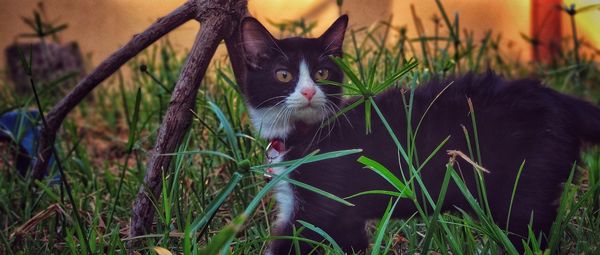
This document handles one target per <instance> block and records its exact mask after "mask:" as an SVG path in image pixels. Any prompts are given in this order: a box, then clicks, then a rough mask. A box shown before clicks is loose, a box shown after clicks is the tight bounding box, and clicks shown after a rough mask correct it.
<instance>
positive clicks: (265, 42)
mask: <svg viewBox="0 0 600 255" xmlns="http://www.w3.org/2000/svg"><path fill="white" fill-rule="evenodd" d="M240 30H241V33H242V45H243V47H244V53H245V55H246V60H247V61H248V63H249V64H250V65H252V66H253V67H259V63H260V60H261V59H264V58H266V57H268V56H269V53H271V52H272V51H273V49H276V48H278V47H277V42H276V39H275V38H274V37H273V36H272V35H271V33H269V31H267V29H266V28H265V27H264V26H263V25H262V24H260V22H259V21H258V20H257V19H255V18H252V17H247V18H244V19H243V20H242V22H241V27H240Z"/></svg>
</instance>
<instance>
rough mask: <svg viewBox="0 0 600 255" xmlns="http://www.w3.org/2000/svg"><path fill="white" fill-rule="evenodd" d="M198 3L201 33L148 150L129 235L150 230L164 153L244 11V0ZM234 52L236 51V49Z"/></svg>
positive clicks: (165, 165) (183, 129)
mask: <svg viewBox="0 0 600 255" xmlns="http://www.w3.org/2000/svg"><path fill="white" fill-rule="evenodd" d="M197 3H198V10H199V12H198V19H199V20H200V22H201V23H202V26H201V29H200V33H199V34H198V35H197V37H196V40H195V41H194V45H193V47H192V50H191V52H190V55H189V57H188V59H187V61H186V63H185V65H184V67H183V70H182V71H181V74H180V76H179V80H178V81H177V84H176V85H175V89H174V91H173V94H172V95H171V102H170V105H169V109H168V110H167V112H166V114H165V117H164V118H163V122H162V124H161V127H160V129H159V131H158V137H157V139H156V145H155V147H154V149H153V150H152V151H151V155H150V159H149V160H148V165H147V167H146V176H145V177H144V185H143V186H142V187H140V190H139V192H138V195H137V198H136V201H135V203H134V205H133V215H132V219H131V226H130V232H129V236H130V237H135V236H139V235H141V234H144V233H146V232H147V231H148V230H150V229H151V226H152V221H153V219H154V206H153V205H152V201H151V199H150V198H151V197H156V198H158V197H160V191H161V184H162V176H163V174H164V173H165V172H164V171H168V169H169V165H170V163H171V159H172V156H171V155H165V154H167V153H172V152H174V151H175V150H176V149H177V147H178V146H179V144H180V143H181V140H182V139H183V137H184V135H185V134H186V133H187V131H188V130H189V128H190V125H191V122H192V117H193V116H192V111H193V110H194V109H195V102H196V95H197V93H198V88H199V86H200V81H201V80H202V78H203V77H204V74H205V72H206V69H207V68H208V65H209V63H210V60H211V59H212V57H213V55H214V53H215V50H216V48H217V46H218V44H219V43H220V42H221V40H223V39H224V38H231V37H233V36H232V34H234V36H236V37H239V36H238V35H235V33H233V32H237V31H236V30H237V27H238V23H239V18H240V17H241V15H242V13H243V15H245V13H246V1H243V0H242V1H240V0H213V1H210V0H199V1H197ZM233 41H235V40H233ZM234 53H235V54H239V52H237V51H235V52H234ZM233 59H234V60H232V64H233V62H234V61H235V63H236V64H235V65H236V67H235V68H237V70H238V71H241V72H242V73H243V72H244V71H245V69H243V68H245V65H244V64H243V62H241V63H240V62H239V61H240V60H241V61H243V59H241V55H236V56H234V58H233ZM240 67H241V69H240ZM234 70H236V69H234ZM237 77H238V75H237V74H236V78H237ZM165 175H166V174H165ZM147 192H151V193H152V194H148V193H147Z"/></svg>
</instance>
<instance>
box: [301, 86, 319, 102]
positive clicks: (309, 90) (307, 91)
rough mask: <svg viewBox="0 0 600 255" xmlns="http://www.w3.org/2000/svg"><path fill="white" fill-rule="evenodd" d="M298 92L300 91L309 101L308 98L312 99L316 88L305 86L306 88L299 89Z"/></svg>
mask: <svg viewBox="0 0 600 255" xmlns="http://www.w3.org/2000/svg"><path fill="white" fill-rule="evenodd" d="M300 93H302V95H303V96H304V97H306V99H307V100H308V101H310V100H312V98H313V96H314V95H315V93H317V90H316V89H315V88H314V87H306V88H302V89H301V90H300Z"/></svg>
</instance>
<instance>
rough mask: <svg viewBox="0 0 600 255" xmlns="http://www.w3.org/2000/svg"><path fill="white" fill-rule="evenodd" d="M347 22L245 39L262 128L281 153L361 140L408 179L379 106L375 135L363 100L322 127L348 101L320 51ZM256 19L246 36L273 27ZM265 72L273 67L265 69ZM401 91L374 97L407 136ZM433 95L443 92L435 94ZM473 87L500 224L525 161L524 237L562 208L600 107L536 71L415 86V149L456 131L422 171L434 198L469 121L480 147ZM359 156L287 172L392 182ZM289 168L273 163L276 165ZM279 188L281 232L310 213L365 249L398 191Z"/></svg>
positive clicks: (460, 163) (283, 248) (399, 212)
mask: <svg viewBox="0 0 600 255" xmlns="http://www.w3.org/2000/svg"><path fill="white" fill-rule="evenodd" d="M346 22H347V19H346V18H345V17H342V18H340V19H339V20H338V21H337V22H336V23H335V24H334V25H332V28H330V29H329V30H328V31H327V32H326V33H325V34H324V35H323V36H321V37H320V38H318V39H303V38H293V39H285V40H282V41H276V40H275V41H273V40H274V39H269V38H267V40H263V43H264V45H251V46H248V45H245V50H246V52H247V53H246V54H247V57H248V58H249V63H250V64H249V69H250V71H249V75H248V80H247V84H246V87H245V88H244V93H245V94H246V100H247V102H248V106H249V109H250V115H251V117H252V120H253V122H254V125H255V126H256V128H257V130H259V131H260V133H261V136H263V137H264V138H267V139H276V140H283V141H284V143H285V151H282V153H281V154H280V156H279V157H278V158H276V159H274V160H275V161H282V160H291V159H297V158H301V157H303V156H305V155H306V154H307V153H309V152H312V151H314V150H316V149H319V150H320V152H322V153H323V152H329V151H337V150H344V149H353V148H361V149H363V153H362V155H365V156H367V157H369V158H371V159H373V160H375V161H377V162H379V163H381V164H382V165H384V166H386V167H387V168H388V169H390V170H391V171H392V172H393V173H394V174H396V176H397V177H398V178H400V179H402V177H401V176H402V174H401V172H403V174H404V175H405V176H409V175H410V174H409V172H408V171H409V170H408V169H409V168H408V166H407V164H406V162H405V160H404V159H403V158H402V156H401V155H400V154H399V153H398V150H397V147H396V145H395V143H394V141H393V140H392V138H391V136H390V134H389V133H388V132H387V130H386V129H385V127H384V125H383V123H382V122H381V120H380V119H379V118H377V117H376V114H375V112H373V113H372V116H373V117H372V130H371V133H370V134H365V121H364V120H365V116H364V108H362V107H359V108H357V109H355V110H352V111H349V112H347V113H346V114H345V116H342V117H340V118H338V119H337V120H336V122H335V124H333V125H332V126H326V127H324V128H322V129H320V127H321V123H322V121H323V120H325V119H326V118H327V117H328V116H330V115H331V114H332V113H333V111H334V110H335V109H339V108H341V107H342V105H343V104H346V102H341V101H340V100H339V97H336V96H332V95H331V94H335V93H339V88H335V87H332V86H325V85H321V84H318V79H316V78H315V77H317V76H318V77H323V76H322V75H321V74H323V73H324V72H323V70H325V69H327V72H328V75H327V76H328V77H326V78H327V79H329V80H334V81H338V82H339V81H341V80H342V79H343V78H342V77H343V76H342V74H341V72H340V71H339V69H337V67H335V66H333V65H332V62H331V60H329V59H321V58H320V57H319V52H324V51H325V52H327V51H328V48H330V46H331V45H334V46H335V48H336V51H333V52H328V53H330V54H327V55H338V54H339V53H340V52H341V40H343V31H344V30H345V26H346ZM257 25H258V26H257ZM259 26H260V24H259V23H258V22H256V21H255V20H250V21H245V22H244V23H243V24H242V35H243V36H244V37H243V38H244V40H245V42H251V43H256V42H258V41H257V40H258V39H260V37H261V36H263V37H264V36H265V34H264V32H266V30H264V28H262V26H260V27H259ZM340 31H341V38H340ZM267 34H268V33H267ZM271 38H272V37H271ZM271 43H273V44H271ZM307 45H308V46H307ZM257 49H259V50H257ZM273 49H276V50H274V51H273V52H270V54H272V55H269V54H266V53H265V55H263V56H260V54H259V53H260V52H261V51H262V52H265V51H266V52H268V51H269V50H273ZM253 51H254V52H253ZM294 54H295V55H294ZM278 55H279V56H278ZM321 55H322V54H321ZM273 56H276V57H273ZM264 58H272V60H273V59H274V60H273V61H271V62H269V63H266V62H263V63H264V64H262V66H261V64H260V61H263V60H261V59H264ZM315 59H321V60H318V61H315ZM281 70H284V72H285V75H282V73H281ZM311 71H312V72H311ZM317 72H318V73H319V74H317ZM313 73H314V75H313ZM269 74H272V76H273V77H268V75H269ZM288 75H290V76H289V77H294V78H293V79H289V77H288ZM313 76H314V77H313ZM311 78H312V80H309V79H311ZM278 81H279V82H278ZM448 85H449V86H448ZM446 86H448V87H447V88H446ZM402 93H405V94H404V97H405V98H408V94H409V93H410V92H407V91H404V92H403V91H401V90H399V89H392V90H390V91H387V92H385V93H383V94H381V95H379V96H377V97H375V101H376V104H377V106H378V107H379V108H380V109H381V111H382V113H383V115H384V116H385V118H386V120H387V121H388V122H389V124H390V126H391V128H392V130H394V133H395V135H396V136H397V137H398V139H399V140H400V143H401V144H402V145H406V144H408V143H407V140H406V139H407V132H406V130H407V126H408V124H409V123H407V117H406V116H407V109H406V107H405V106H406V104H405V102H404V101H403V95H402ZM436 97H437V99H435V103H433V104H431V103H432V101H433V100H434V98H436ZM278 98H279V99H278ZM302 98H304V99H302ZM468 98H469V99H470V100H471V101H472V105H473V108H474V110H475V115H476V119H477V123H476V127H477V138H478V142H479V146H480V147H479V148H480V154H481V163H482V166H483V167H485V168H486V169H488V170H489V171H490V173H485V174H484V175H485V184H486V187H487V198H488V200H489V205H490V210H491V212H492V216H493V217H494V220H495V221H496V223H497V224H498V225H499V226H501V227H504V223H505V222H506V219H507V216H508V210H509V204H510V201H511V194H512V189H513V186H514V183H515V179H516V177H517V173H518V171H519V168H520V166H521V164H523V162H525V163H524V170H523V171H522V174H521V176H520V180H519V185H518V186H517V189H516V193H515V197H514V201H513V205H512V212H511V215H510V228H509V231H510V232H511V233H514V234H513V235H511V240H513V243H514V244H515V245H516V246H520V238H522V237H526V236H527V227H528V226H527V225H528V223H529V221H530V220H531V219H532V217H533V225H532V227H533V230H534V231H535V232H536V233H539V232H540V231H541V232H543V233H545V234H547V233H548V231H549V228H550V226H551V224H552V222H553V221H554V219H555V217H556V209H557V206H558V198H559V196H560V193H561V191H562V188H561V184H562V183H563V182H564V181H565V180H566V179H567V177H568V175H569V173H570V170H571V169H572V167H573V164H574V163H575V162H576V161H577V160H578V159H579V149H580V146H581V143H582V141H590V142H594V143H598V142H600V110H599V109H598V108H596V107H594V106H592V105H590V104H588V103H585V102H583V101H580V100H577V99H574V98H571V97H568V96H565V95H561V94H559V93H557V92H554V91H552V90H550V89H548V88H545V87H543V86H541V85H540V84H539V83H538V82H536V81H533V80H519V81H512V82H510V81H505V80H503V79H502V78H500V77H498V76H496V75H494V74H493V73H487V74H484V75H480V76H477V75H467V76H465V77H462V78H458V79H449V80H446V81H435V82H431V83H430V84H428V85H424V86H421V87H419V88H417V89H416V90H415V91H414V102H413V106H412V111H411V112H412V114H411V116H412V120H411V123H410V125H411V126H412V127H413V129H414V128H416V126H417V124H418V123H419V121H420V120H421V117H423V116H424V117H423V120H422V123H421V125H420V126H419V129H418V133H417V134H416V140H415V148H416V151H417V155H418V157H416V160H418V162H419V163H423V162H424V160H425V159H426V158H427V157H428V156H429V155H430V153H431V152H433V151H434V150H435V149H436V147H437V146H438V145H439V144H440V143H441V142H442V141H444V139H446V138H447V137H448V136H450V139H449V140H448V142H447V143H446V144H445V145H444V146H443V147H442V149H441V150H440V152H438V153H437V154H436V155H435V156H433V158H431V160H430V161H429V162H427V164H426V166H425V167H424V168H423V169H422V171H421V176H422V180H423V182H424V184H425V186H426V187H427V190H428V192H429V194H430V195H431V197H432V198H433V199H434V200H437V197H438V194H439V191H440V188H441V186H442V181H443V178H444V174H445V171H446V168H445V165H446V164H447V163H448V161H449V159H450V156H448V155H447V154H446V153H445V152H446V150H458V151H461V152H464V153H465V154H468V153H469V148H468V145H467V139H466V138H465V133H464V131H463V127H464V128H466V130H467V133H468V134H469V135H470V141H471V147H472V149H475V142H474V140H475V137H474V132H473V131H474V130H473V124H472V119H471V116H470V115H469V105H468V103H467V99H468ZM319 100H321V101H319ZM430 104H431V107H430ZM334 105H335V106H334ZM307 108H309V109H307ZM285 109H287V110H285ZM290 109H291V110H290ZM426 112H427V113H426ZM356 158H357V157H356V156H345V157H340V158H335V159H330V160H326V161H320V162H315V163H309V164H305V165H302V166H300V167H299V168H297V169H296V170H294V171H293V172H292V173H290V176H289V177H290V178H292V179H294V180H297V181H300V182H304V183H307V184H310V185H312V186H314V187H317V188H320V189H322V190H325V191H327V192H330V193H333V194H334V195H336V196H339V197H348V196H351V195H355V194H357V193H359V192H364V191H369V190H389V191H395V189H394V187H392V185H390V184H389V183H388V182H387V181H386V180H384V179H383V178H382V177H381V176H379V175H378V174H376V173H374V172H373V171H370V170H368V169H364V168H363V166H362V165H361V164H360V163H358V162H357V161H356ZM455 168H456V169H457V171H459V173H460V174H461V176H462V177H463V178H464V180H465V183H466V184H467V186H468V187H469V189H470V191H471V193H472V194H477V189H476V184H475V179H474V178H475V175H474V170H473V166H472V165H471V164H469V163H467V162H466V161H464V160H463V159H460V158H457V159H456V162H455ZM281 171H282V169H275V170H274V172H275V173H280V172H281ZM416 187H417V190H416V194H415V195H416V197H417V198H418V199H421V198H422V196H421V190H420V189H419V188H418V185H416ZM275 196H276V199H277V201H278V204H279V214H278V220H277V222H276V228H275V230H274V231H273V234H274V235H277V236H291V235H292V233H293V227H294V226H295V227H296V228H297V227H298V226H299V224H298V223H297V221H298V220H302V221H306V222H309V223H311V224H313V225H315V226H317V227H319V228H321V229H323V230H324V231H325V232H327V233H328V234H329V235H330V236H331V237H332V238H333V239H335V241H336V242H337V243H338V244H340V246H341V247H342V248H343V249H344V251H346V252H351V251H362V250H365V249H366V248H367V247H368V240H367V235H366V233H365V222H366V221H367V220H370V219H377V218H380V217H382V215H383V214H384V211H385V209H386V207H387V204H388V202H389V199H390V196H387V195H364V196H359V197H355V198H351V199H349V202H351V203H353V204H354V205H355V206H353V207H349V206H346V205H343V204H341V203H339V202H336V201H333V200H331V199H328V198H326V197H324V196H321V195H319V194H317V193H314V192H312V191H308V190H305V189H301V188H297V187H294V186H292V185H290V184H289V183H286V182H281V183H279V184H278V185H277V188H276V195H275ZM429 208H431V207H429ZM454 208H461V209H463V210H465V211H469V210H470V209H471V206H470V205H469V204H468V203H467V202H466V200H465V198H464V195H462V194H461V192H460V191H459V190H458V188H457V186H456V185H454V184H453V183H452V182H451V184H450V186H449V187H448V191H447V194H446V198H445V200H444V203H443V209H444V210H451V209H454ZM415 212H416V208H415V205H414V202H413V201H411V200H409V199H403V200H401V201H400V202H399V204H398V206H397V207H396V210H395V211H394V213H393V216H394V217H398V218H405V217H409V216H411V215H412V214H414V213H415ZM301 235H302V236H303V237H306V238H309V239H312V240H316V241H321V240H322V239H323V237H322V236H320V235H318V234H317V233H315V232H312V231H309V230H305V231H304V232H302V233H301ZM291 243H292V242H291V241H290V240H286V239H280V240H275V241H273V242H272V244H271V246H270V250H269V252H270V253H273V254H288V252H289V251H290V249H291ZM301 249H302V251H303V252H308V251H310V249H311V248H310V246H309V245H308V244H304V243H301Z"/></svg>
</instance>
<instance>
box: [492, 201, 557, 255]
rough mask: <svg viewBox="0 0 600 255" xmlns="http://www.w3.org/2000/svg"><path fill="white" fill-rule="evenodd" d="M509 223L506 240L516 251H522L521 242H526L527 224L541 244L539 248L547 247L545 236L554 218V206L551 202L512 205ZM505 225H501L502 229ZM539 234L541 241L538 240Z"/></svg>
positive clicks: (527, 234)
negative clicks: (507, 239)
mask: <svg viewBox="0 0 600 255" xmlns="http://www.w3.org/2000/svg"><path fill="white" fill-rule="evenodd" d="M513 206H514V207H513V212H512V213H511V218H510V223H509V228H508V231H509V235H508V238H509V239H510V241H511V242H512V243H513V245H514V246H515V248H517V251H519V252H520V253H522V252H523V251H524V246H523V242H525V243H526V242H527V238H528V236H529V224H530V223H532V224H531V229H532V231H533V233H534V234H535V237H536V239H537V240H538V241H540V242H541V246H540V247H541V248H542V249H545V248H546V246H547V235H548V234H549V233H550V228H551V227H552V224H553V223H554V220H555V218H556V210H557V208H556V206H555V205H553V204H552V203H551V202H548V203H539V202H530V203H527V204H523V203H519V204H515V205H513ZM504 225H505V224H501V226H502V228H504V227H505V226H504ZM540 234H542V236H541V240H540Z"/></svg>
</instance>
